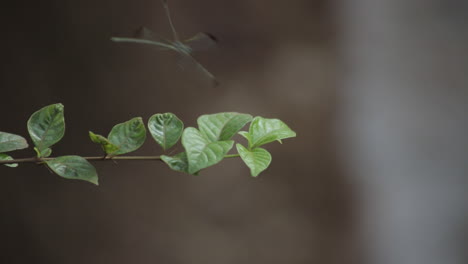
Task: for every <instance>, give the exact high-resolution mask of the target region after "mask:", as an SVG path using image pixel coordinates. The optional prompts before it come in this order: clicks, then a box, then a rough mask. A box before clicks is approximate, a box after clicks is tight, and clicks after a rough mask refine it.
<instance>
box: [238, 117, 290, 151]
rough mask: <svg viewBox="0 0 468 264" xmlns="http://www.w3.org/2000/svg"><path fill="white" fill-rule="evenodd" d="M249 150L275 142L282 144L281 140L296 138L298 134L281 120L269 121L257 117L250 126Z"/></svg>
mask: <svg viewBox="0 0 468 264" xmlns="http://www.w3.org/2000/svg"><path fill="white" fill-rule="evenodd" d="M249 134H250V135H249V137H248V138H247V139H249V138H250V140H249V143H250V144H249V148H250V149H254V148H256V147H259V146H262V145H265V144H267V143H270V142H273V141H275V140H277V141H279V142H280V143H281V139H285V138H290V137H295V136H296V132H294V131H292V130H291V129H290V128H289V127H288V126H287V125H286V124H285V123H283V121H281V120H279V119H269V118H263V117H260V116H257V117H255V118H254V120H253V121H252V124H250V129H249Z"/></svg>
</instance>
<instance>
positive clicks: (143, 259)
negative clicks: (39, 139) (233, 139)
mask: <svg viewBox="0 0 468 264" xmlns="http://www.w3.org/2000/svg"><path fill="white" fill-rule="evenodd" d="M169 5H170V9H171V13H172V17H173V19H174V24H175V27H176V29H177V30H178V31H179V34H180V35H181V36H182V37H183V38H189V37H191V36H193V35H194V34H196V33H197V32H200V31H205V32H210V33H211V34H213V35H215V36H216V37H217V38H218V39H219V45H218V46H217V47H216V48H214V49H212V50H208V51H204V52H200V53H196V54H195V57H196V58H197V59H198V60H199V61H200V62H201V63H202V64H203V65H204V66H205V67H206V68H207V69H208V70H210V71H211V72H212V73H213V74H214V75H215V76H216V77H217V79H218V80H219V81H220V85H219V86H218V87H213V86H212V85H211V83H210V82H209V81H208V80H206V78H203V77H202V76H200V74H197V72H194V71H190V70H182V69H180V68H179V67H178V65H177V56H175V55H174V54H171V53H166V52H160V51H158V50H155V49H154V48H151V47H149V46H142V45H134V44H128V43H113V42H111V41H110V38H111V37H112V36H119V37H123V36H130V35H132V33H133V32H134V30H135V29H137V28H139V27H141V26H146V27H148V28H150V29H151V30H153V31H154V32H157V33H158V34H162V35H165V36H167V37H170V36H171V32H170V28H169V24H168V21H167V18H166V17H165V14H164V9H163V7H162V5H161V3H160V1H159V0H154V1H147V0H144V1H143V0H138V1H123V0H117V1H90V0H83V1H67V0H65V1H36V2H32V1H30V2H26V3H25V2H17V1H16V2H14V1H13V2H10V3H8V4H4V5H3V6H2V8H1V9H0V21H1V24H2V26H3V27H2V29H3V31H2V32H3V34H2V41H1V43H0V47H1V49H0V58H1V59H2V63H1V65H2V66H3V67H2V71H1V74H2V76H1V78H0V89H1V90H0V91H1V93H0V98H1V99H2V100H1V103H0V112H1V113H2V121H1V125H0V131H6V132H10V133H16V134H20V135H24V136H26V135H27V131H26V121H27V119H28V118H29V116H30V114H31V113H33V112H34V111H36V110H37V109H39V108H41V107H42V106H45V105H48V104H52V103H58V102H61V103H63V104H64V105H65V118H66V123H67V131H66V134H65V137H64V139H63V140H62V141H61V142H60V143H59V144H57V145H56V146H55V147H54V153H53V155H66V154H80V155H98V154H100V153H99V152H100V150H99V149H98V148H97V147H96V146H95V145H94V144H92V143H91V142H90V140H89V139H88V131H89V130H92V131H93V132H96V133H99V134H104V135H106V134H107V133H108V131H109V130H110V129H111V128H112V126H113V125H115V124H116V123H120V122H123V121H126V120H129V119H130V118H132V117H136V116H141V117H143V118H144V119H145V120H147V119H148V118H149V117H150V116H151V115H153V114H154V113H162V112H173V113H175V114H176V115H178V116H179V117H180V118H181V119H182V120H183V121H184V122H185V125H186V126H195V125H196V118H197V117H198V116H199V115H202V114H209V113H216V112H227V111H237V112H244V113H250V114H252V115H254V116H263V117H271V118H280V119H281V120H283V121H285V122H286V123H287V124H288V125H289V126H290V127H291V128H292V129H293V130H295V131H296V132H297V135H298V136H297V138H293V139H287V140H285V141H284V144H283V145H280V144H278V143H275V144H271V145H269V146H267V149H268V150H269V151H270V152H271V153H272V156H273V162H272V165H271V166H270V168H269V169H268V170H266V171H265V172H263V173H262V174H261V175H260V176H259V177H258V178H252V177H250V176H249V170H248V169H247V168H246V167H245V166H244V164H243V163H242V161H241V160H238V159H229V160H225V161H223V162H222V163H221V164H219V165H216V166H214V167H211V168H209V169H207V170H204V171H203V172H202V173H201V175H199V176H189V175H184V174H180V173H176V172H173V171H171V170H170V169H168V168H167V167H166V166H165V165H164V164H161V163H159V162H147V161H139V162H137V161H134V162H128V161H119V162H115V163H113V162H102V163H95V165H96V167H97V169H98V172H99V176H100V178H99V182H100V186H99V187H96V186H93V185H91V184H89V183H86V182H80V181H70V180H65V179H62V178H60V177H58V176H56V175H53V174H52V173H50V172H49V171H48V170H47V169H46V168H43V167H38V166H36V165H33V164H24V165H22V166H20V167H19V168H17V169H11V168H6V167H4V168H3V167H2V168H0V175H1V177H2V180H3V182H2V185H1V189H0V203H1V207H0V209H1V210H2V215H1V218H0V223H1V227H0V235H1V237H2V245H1V248H2V249H1V251H0V252H1V254H0V263H48V264H53V263H67V264H68V263H71V264H73V263H89V264H94V263H96V264H97V263H194V264H198V263H200V264H201V263H203V264H211V263H213V264H214V263H223V264H229V263H236V264H237V263H252V264H253V263H255V264H261V263H268V264H271V263H273V264H274V263H278V264H279V263H290V264H296V263H297V264H305V263H320V264H342V263H347V264H352V263H366V264H367V263H368V264H440V263H443V264H465V263H468V254H467V253H466V252H468V244H467V241H468V239H467V238H468V225H467V223H468V213H467V212H468V210H467V209H468V195H467V192H466V190H467V189H468V178H467V175H468V166H467V164H468V163H467V162H466V159H467V157H468V140H466V135H468V119H467V118H466V116H467V115H466V113H467V112H468V89H467V86H468V75H467V74H466V69H467V68H468V33H467V32H468V31H467V29H468V19H467V16H466V14H467V13H468V5H467V4H466V3H465V2H464V1H458V0H386V1H373V0H352V1H336V0H335V1H332V0H328V1H327V0H290V1H266V0H263V1H262V0H241V1H228V0H222V1H215V0H202V1H187V0H170V1H169ZM180 150H181V146H178V147H177V149H176V150H175V151H174V153H177V152H178V151H180ZM135 154H140V155H159V154H161V151H160V149H159V148H158V146H157V145H156V144H155V143H154V142H151V140H150V139H148V142H147V143H146V144H145V145H144V146H143V147H142V148H141V149H140V150H138V153H135ZM32 155H33V151H32V150H24V151H19V152H15V157H28V156H32Z"/></svg>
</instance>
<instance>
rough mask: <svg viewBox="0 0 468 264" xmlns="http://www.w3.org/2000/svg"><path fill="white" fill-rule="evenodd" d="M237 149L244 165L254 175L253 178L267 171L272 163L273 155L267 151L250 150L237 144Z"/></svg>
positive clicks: (259, 149)
mask: <svg viewBox="0 0 468 264" xmlns="http://www.w3.org/2000/svg"><path fill="white" fill-rule="evenodd" d="M236 148H237V152H239V155H240V157H241V158H242V160H243V161H244V163H245V164H246V165H247V167H249V168H250V174H252V176H253V177H257V176H258V174H260V172H262V171H264V170H266V168H268V166H269V165H270V163H271V154H270V153H269V152H268V151H267V150H266V149H263V148H255V149H253V150H248V149H247V148H246V147H244V146H242V145H241V144H236Z"/></svg>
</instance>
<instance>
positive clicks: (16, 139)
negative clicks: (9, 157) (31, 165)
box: [0, 132, 28, 152]
mask: <svg viewBox="0 0 468 264" xmlns="http://www.w3.org/2000/svg"><path fill="white" fill-rule="evenodd" d="M27 147H28V142H26V139H24V138H23V137H22V136H18V135H15V134H10V133H6V132H0V152H8V151H13V150H18V149H25V148H27Z"/></svg>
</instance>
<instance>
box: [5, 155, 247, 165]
mask: <svg viewBox="0 0 468 264" xmlns="http://www.w3.org/2000/svg"><path fill="white" fill-rule="evenodd" d="M224 157H225V158H237V157H240V156H239V154H229V155H225V156H224ZM55 158H56V157H48V158H37V157H31V158H21V159H13V160H0V165H4V164H13V163H42V162H45V161H49V160H53V159H55ZM82 158H83V159H85V160H91V161H107V160H161V156H89V157H82Z"/></svg>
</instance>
